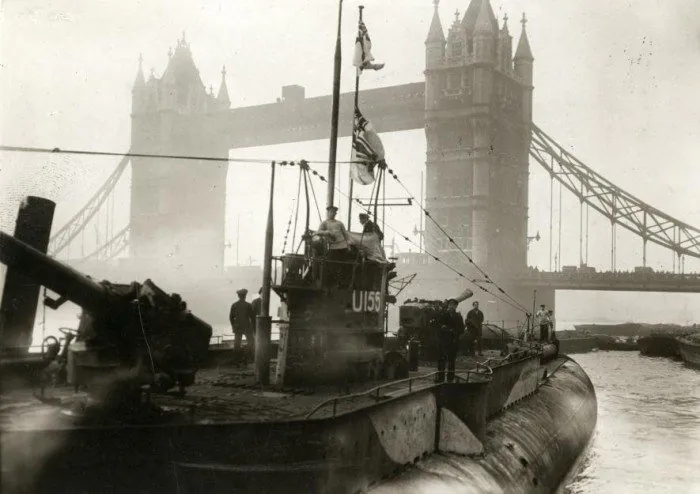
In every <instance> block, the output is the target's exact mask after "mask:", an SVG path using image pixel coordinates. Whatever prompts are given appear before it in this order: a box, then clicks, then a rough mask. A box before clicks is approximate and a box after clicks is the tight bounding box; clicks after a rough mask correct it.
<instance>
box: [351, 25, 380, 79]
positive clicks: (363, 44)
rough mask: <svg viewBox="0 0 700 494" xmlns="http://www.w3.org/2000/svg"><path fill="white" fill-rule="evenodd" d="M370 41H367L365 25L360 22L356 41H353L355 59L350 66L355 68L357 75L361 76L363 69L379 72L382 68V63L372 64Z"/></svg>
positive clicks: (367, 35)
mask: <svg viewBox="0 0 700 494" xmlns="http://www.w3.org/2000/svg"><path fill="white" fill-rule="evenodd" d="M372 62H374V57H373V56H372V41H371V40H370V39H369V34H368V33H367V27H366V26H365V23H364V22H362V21H360V24H359V26H358V28H357V39H356V40H355V57H354V58H353V61H352V64H353V65H354V66H355V67H357V73H358V74H361V73H362V71H363V70H365V69H371V70H380V69H383V68H384V64H383V63H372Z"/></svg>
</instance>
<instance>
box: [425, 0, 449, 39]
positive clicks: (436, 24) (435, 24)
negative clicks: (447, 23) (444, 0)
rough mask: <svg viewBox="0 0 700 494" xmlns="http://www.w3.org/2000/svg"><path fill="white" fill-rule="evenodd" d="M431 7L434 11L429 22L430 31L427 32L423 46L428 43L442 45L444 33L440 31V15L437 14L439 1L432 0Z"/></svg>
mask: <svg viewBox="0 0 700 494" xmlns="http://www.w3.org/2000/svg"><path fill="white" fill-rule="evenodd" d="M433 5H434V6H435V11H434V12H433V20H432V21H431V22H430V29H429V30H428V37H427V39H426V40H425V44H426V45H427V44H430V43H435V44H437V43H439V42H440V43H444V42H445V33H444V31H443V30H442V22H440V14H438V6H439V5H440V0H433Z"/></svg>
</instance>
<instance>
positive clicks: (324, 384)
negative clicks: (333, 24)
mask: <svg viewBox="0 0 700 494" xmlns="http://www.w3.org/2000/svg"><path fill="white" fill-rule="evenodd" d="M471 5H474V6H475V7H474V8H472V6H471ZM471 5H470V9H472V10H474V9H478V8H484V7H483V5H487V6H488V2H487V1H486V0H483V1H480V0H473V1H472V4H471ZM488 8H489V9H490V6H488ZM339 24H340V21H339ZM339 28H340V25H339ZM338 39H339V38H338ZM338 60H339V57H337V58H336V62H338ZM337 73H339V71H338V72H337ZM335 82H336V84H335V85H334V93H336V92H337V91H338V87H339V86H338V81H337V80H336V81H335ZM333 114H334V121H333V123H332V125H333V126H334V127H335V132H333V131H332V132H331V135H332V140H333V139H337V98H334V109H333ZM376 164H377V170H379V171H380V174H379V176H381V175H382V173H383V172H384V170H385V169H386V164H385V163H381V162H378V163H376ZM298 165H299V167H298V168H299V170H300V173H301V175H302V176H301V177H300V180H301V179H303V180H304V184H305V186H306V184H307V180H308V179H309V167H308V164H306V163H305V162H303V161H302V162H300V163H298ZM275 166H276V165H275V163H274V162H273V163H272V164H271V181H270V204H269V210H268V217H267V231H266V237H265V255H264V259H265V265H264V272H263V279H262V283H261V284H262V287H263V289H262V304H261V305H262V309H261V314H260V315H259V316H258V318H257V321H256V325H257V329H256V344H255V358H254V364H253V365H252V366H251V365H246V364H245V363H243V364H242V363H241V362H237V361H234V362H228V363H226V362H221V363H219V365H216V366H213V367H212V366H208V365H207V361H208V359H209V358H210V352H211V350H212V348H211V337H212V327H211V325H210V324H208V323H207V322H206V321H204V320H202V319H200V318H199V317H197V316H196V315H194V314H193V313H192V312H191V311H190V310H189V309H188V308H187V303H186V301H184V300H182V298H181V297H180V296H179V295H178V294H175V293H169V292H167V291H166V290H164V289H163V288H161V287H160V286H158V285H157V284H156V283H155V282H154V281H153V280H150V279H146V280H145V281H144V282H133V283H129V284H121V283H112V282H109V281H106V280H103V281H97V280H95V279H93V278H91V277H89V276H88V275H86V274H84V273H81V272H79V271H77V270H75V269H73V268H71V267H70V266H67V265H66V264H64V263H61V262H60V261H58V260H56V259H53V258H51V257H50V256H48V255H47V254H46V247H47V242H46V238H44V237H45V235H44V234H42V235H38V236H32V235H21V234H20V230H21V229H20V228H19V225H20V224H22V225H30V226H32V227H33V228H36V230H37V231H41V232H45V234H46V235H47V234H48V232H50V230H51V228H50V226H51V225H50V222H51V221H52V219H51V218H52V211H53V209H52V208H53V207H54V204H53V203H51V201H48V200H46V199H42V198H29V200H28V201H26V203H25V204H23V207H22V208H21V209H20V217H21V221H20V218H18V228H17V229H16V230H15V235H14V236H12V235H9V234H7V233H5V232H0V262H2V263H3V264H5V265H6V266H7V273H8V274H7V279H8V280H11V279H12V280H15V281H13V282H12V283H6V286H5V294H4V296H3V302H2V308H1V312H2V314H3V318H2V320H1V321H0V323H1V324H2V327H1V328H0V337H1V339H2V342H3V345H4V346H5V347H8V348H3V361H4V362H7V363H8V365H7V367H5V366H3V374H2V381H3V382H2V384H3V386H2V390H1V391H0V448H1V452H2V456H1V458H2V460H1V461H2V463H1V467H2V479H1V482H2V485H1V486H0V487H1V488H2V489H1V490H2V492H4V493H5V492H7V493H30V492H31V493H55V492H71V493H78V494H80V493H85V494H87V493H90V494H93V493H102V492H108V493H134V492H139V493H144V494H148V493H156V492H157V493H161V492H172V493H178V494H190V493H200V492H206V493H231V492H236V493H259V492H265V493H271V494H275V493H289V492H300V493H339V494H355V493H361V492H372V493H390V492H398V491H408V492H412V493H414V492H415V493H421V492H426V493H427V492H431V493H433V492H463V493H471V492H474V493H476V492H478V493H503V492H505V493H546V492H554V491H555V490H556V489H557V488H558V487H559V486H560V484H561V483H562V481H564V479H566V478H567V476H569V475H570V474H571V470H572V469H574V468H576V465H577V464H578V461H579V460H580V457H581V455H582V454H584V452H585V450H586V447H587V445H588V444H589V441H590V440H591V437H592V435H593V432H594V430H595V426H596V421H597V399H596V393H595V389H594V386H593V384H592V383H591V381H590V379H589V377H588V376H587V374H586V372H585V371H584V370H583V368H582V367H581V366H580V365H579V364H578V363H576V361H575V360H573V359H571V358H569V357H568V356H566V355H563V354H561V353H560V352H559V347H558V345H556V344H553V343H550V342H523V341H514V342H512V343H511V344H509V345H508V346H507V348H504V349H503V351H495V352H486V355H484V356H479V357H471V358H467V359H463V360H461V361H460V363H459V365H458V366H457V369H456V372H455V374H454V376H453V379H452V380H451V381H450V382H448V381H443V380H441V379H438V377H439V373H438V372H437V371H436V369H435V367H434V366H433V365H432V364H433V362H434V360H435V359H434V356H433V355H431V354H430V352H429V351H427V350H426V352H425V353H422V354H418V355H417V354H416V352H415V348H416V346H415V344H414V343H415V335H416V334H418V335H420V336H419V338H420V339H422V340H424V341H422V342H423V343H426V345H423V347H424V348H429V345H428V344H427V343H428V341H427V340H429V339H430V338H431V335H433V334H434V333H435V331H436V327H435V325H434V324H435V320H436V318H435V314H436V313H438V312H439V311H440V310H442V306H443V305H444V301H442V300H414V301H405V302H404V303H403V304H401V305H400V307H399V310H400V313H401V314H402V316H401V319H402V322H401V324H402V325H403V326H404V329H410V330H414V331H404V332H401V331H399V333H398V334H397V335H396V336H390V335H389V334H388V331H387V329H386V328H387V317H388V310H387V307H388V305H390V304H394V303H397V302H398V300H397V293H392V292H391V290H390V280H391V279H393V278H395V277H396V272H395V265H394V264H393V263H392V262H389V260H387V259H386V258H385V256H384V254H383V252H382V249H381V248H379V247H378V244H379V241H378V238H377V236H376V235H375V234H369V235H368V234H366V233H364V232H361V233H357V232H348V235H349V239H351V240H350V242H349V243H350V244H352V247H353V248H352V249H351V252H352V257H349V258H347V259H342V260H338V259H334V258H333V256H331V255H330V254H331V253H330V252H329V247H328V243H327V242H326V241H324V238H323V237H322V236H319V232H318V231H313V230H311V229H310V227H309V217H308V216H309V215H308V209H309V208H307V218H306V225H305V230H304V234H303V236H302V239H301V240H302V245H303V246H304V248H303V253H302V254H283V255H281V256H273V244H272V238H273V229H274V221H273V207H272V206H273V199H274V177H275ZM331 166H334V158H333V159H332V160H331V163H329V168H330V167H331ZM334 175H335V172H334V170H333V173H330V172H329V183H328V187H329V191H328V192H329V194H328V197H329V199H328V201H327V206H332V205H333V201H332V198H333V190H334V189H333V187H334V184H333V181H332V180H330V178H331V177H334ZM377 190H379V186H378V185H377ZM377 197H378V196H377ZM308 201H309V198H308V193H307V202H308ZM49 209H50V210H51V211H50V214H49V212H48V210H49ZM374 213H375V214H374V217H375V218H376V217H377V214H376V200H375V211H374ZM22 228H26V227H25V226H23V227H22ZM39 237H41V238H39ZM42 287H44V288H45V289H48V290H50V291H51V292H53V293H55V294H56V295H57V296H58V297H57V298H50V297H44V299H43V300H44V305H45V306H47V307H49V308H52V309H57V310H59V309H60V306H61V305H62V304H63V303H65V302H72V303H74V304H76V305H78V306H79V307H81V309H82V314H81V317H80V321H79V324H78V326H77V327H76V328H65V330H64V335H65V337H64V338H62V339H61V340H60V341H58V340H56V341H55V340H46V341H44V342H43V344H42V351H41V352H40V353H39V354H37V355H34V356H30V355H29V352H28V351H27V350H28V348H27V347H28V341H30V340H31V337H30V336H31V331H32V325H31V324H29V323H28V321H30V320H32V321H33V319H34V316H35V313H36V303H33V302H31V300H34V301H36V300H37V299H38V297H39V295H40V292H41V288H42ZM273 291H274V292H275V293H276V294H277V295H278V296H279V297H280V299H281V300H282V302H283V303H284V304H285V307H286V311H287V313H288V314H289V317H288V320H287V321H286V324H285V325H284V327H283V328H282V329H281V334H280V341H279V343H278V345H277V351H276V355H273V353H272V351H271V348H272V345H271V341H270V339H271V337H270V327H271V318H270V315H269V305H270V296H271V293H272V292H273ZM449 295H454V294H449ZM471 295H472V292H471V291H470V290H465V291H464V292H463V293H462V294H461V295H457V296H456V299H457V301H458V302H461V301H464V300H466V299H468V298H469V297H470V296H471ZM407 321H408V322H407ZM411 333H412V334H413V336H412V337H411V336H407V335H408V334H411ZM10 336H11V337H10ZM5 350H7V351H5ZM6 368H7V369H13V373H14V376H13V386H6V385H5V384H6V382H7V381H6V378H7V373H6V372H5V369H6ZM18 380H19V381H21V380H24V381H25V382H26V384H25V385H15V384H16V383H15V381H18Z"/></svg>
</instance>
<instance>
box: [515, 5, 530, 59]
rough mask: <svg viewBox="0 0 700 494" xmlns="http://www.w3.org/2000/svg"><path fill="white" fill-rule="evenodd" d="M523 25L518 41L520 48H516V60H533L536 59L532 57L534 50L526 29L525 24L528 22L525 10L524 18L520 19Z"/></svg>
mask: <svg viewBox="0 0 700 494" xmlns="http://www.w3.org/2000/svg"><path fill="white" fill-rule="evenodd" d="M520 23H521V24H522V25H523V31H522V33H521V34H520V41H518V48H517V49H516V50H515V57H514V60H526V61H530V62H532V61H533V60H535V59H534V58H533V57H532V50H531V49H530V41H529V40H528V39H527V30H526V29H525V24H527V17H525V13H524V12H523V18H522V20H521V21H520Z"/></svg>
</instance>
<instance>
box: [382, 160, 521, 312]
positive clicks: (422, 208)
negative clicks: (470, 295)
mask: <svg viewBox="0 0 700 494" xmlns="http://www.w3.org/2000/svg"><path fill="white" fill-rule="evenodd" d="M388 171H389V175H391V176H392V177H393V178H394V180H396V182H398V183H399V185H401V187H403V189H404V191H406V193H407V194H408V195H409V197H411V199H412V200H413V201H415V202H416V204H417V205H418V207H420V209H421V210H422V211H423V213H424V214H425V216H427V217H428V218H430V220H431V221H432V222H433V223H434V224H435V226H437V227H438V228H439V229H440V231H441V232H442V233H443V234H444V235H445V237H447V240H448V241H449V242H450V243H451V244H452V245H454V246H455V247H456V248H457V249H458V250H459V252H460V253H461V254H462V255H463V256H464V257H466V258H467V259H468V260H469V263H470V264H472V265H473V266H474V267H475V268H476V269H477V270H478V271H479V272H480V273H481V274H482V275H483V276H484V277H485V278H486V279H487V280H488V281H489V283H491V284H493V285H494V286H495V287H496V288H497V289H498V291H500V292H501V293H503V295H505V296H506V297H508V298H509V299H511V300H512V301H513V302H514V303H515V304H517V305H518V306H520V308H521V310H523V311H525V312H526V313H527V309H525V307H523V305H522V304H520V302H518V301H517V300H516V299H515V298H513V297H512V296H511V295H510V294H508V293H506V291H505V290H504V289H503V288H501V287H500V286H499V285H498V283H496V282H495V281H494V280H493V278H491V277H490V276H489V275H488V274H487V273H486V271H484V270H483V269H481V267H479V265H478V264H476V263H475V262H474V260H473V259H472V258H471V256H470V255H469V254H467V253H466V252H465V251H464V249H462V247H460V245H459V244H457V242H455V240H454V239H453V238H452V236H451V235H450V234H449V233H447V231H445V229H444V228H443V227H442V225H440V223H438V222H437V221H436V220H435V218H433V216H432V215H431V214H430V211H428V210H427V209H425V207H424V206H423V203H422V202H421V201H420V200H419V199H416V197H415V196H414V195H413V194H412V193H411V191H409V190H408V188H407V187H406V185H404V183H403V182H402V181H401V179H400V178H399V177H398V175H397V174H396V173H394V171H393V170H392V169H391V168H389V169H388Z"/></svg>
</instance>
